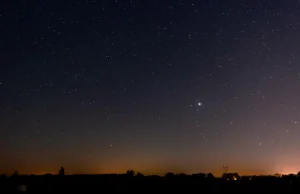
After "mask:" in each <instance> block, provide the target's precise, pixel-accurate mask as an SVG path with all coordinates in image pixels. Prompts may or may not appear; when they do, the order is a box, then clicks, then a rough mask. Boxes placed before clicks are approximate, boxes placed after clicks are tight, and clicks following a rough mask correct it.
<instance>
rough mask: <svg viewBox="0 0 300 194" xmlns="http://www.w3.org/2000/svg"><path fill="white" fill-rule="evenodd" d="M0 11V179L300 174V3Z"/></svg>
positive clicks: (154, 3) (50, 4) (167, 2)
mask: <svg viewBox="0 0 300 194" xmlns="http://www.w3.org/2000/svg"><path fill="white" fill-rule="evenodd" d="M1 4H2V5H1V6H0V26H1V30H0V37H1V38H0V64H1V65H0V68H1V69H0V99H1V101H0V157H1V160H0V173H2V172H3V173H12V172H13V171H14V170H18V171H19V172H20V173H29V174H30V173H38V174H41V173H47V172H53V173H56V172H57V171H58V169H59V167H60V166H64V167H65V169H66V171H67V173H121V172H125V171H126V170H127V169H134V170H136V171H141V172H143V173H145V174H164V173H166V172H168V171H172V172H184V173H198V172H213V173H214V174H216V175H218V174H220V173H221V172H222V165H223V164H225V165H228V167H229V171H232V172H239V173H240V174H270V173H271V174H274V173H276V172H278V173H289V172H297V171H298V170H300V141H299V138H300V128H299V127H300V100H299V99H300V65H299V62H300V59H299V52H300V36H299V34H300V23H299V22H300V19H299V18H300V3H299V1H296V0H289V1H281V0H274V1H261V0H260V1H258V0H252V1H243V2H242V1H238V0H236V1H234V0H233V1H217V0H202V1H199V0H197V1H196V0H194V1H192V0H186V1H183V0H164V1H161V0H151V1H150V0H148V1H145V0H131V1H130V0H114V1H112V0H102V1H101V0H99V1H96V0H94V1H92V0H85V1H82V0H77V1H73V0H72V1H71V0H69V1H61V0H51V1H50V0H45V1H34V0H32V1H31V0H30V1H23V0H22V1H21V0H19V1H9V3H6V4H5V5H4V4H3V3H1Z"/></svg>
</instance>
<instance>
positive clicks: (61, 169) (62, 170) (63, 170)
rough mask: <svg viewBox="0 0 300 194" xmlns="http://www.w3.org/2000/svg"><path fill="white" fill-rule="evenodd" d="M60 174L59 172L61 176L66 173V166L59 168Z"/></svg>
mask: <svg viewBox="0 0 300 194" xmlns="http://www.w3.org/2000/svg"><path fill="white" fill-rule="evenodd" d="M58 174H59V175H60V176H64V175H65V169H64V167H60V169H59V171H58Z"/></svg>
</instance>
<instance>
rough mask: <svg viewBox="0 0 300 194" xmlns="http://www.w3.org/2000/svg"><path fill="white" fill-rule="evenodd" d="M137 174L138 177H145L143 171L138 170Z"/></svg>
mask: <svg viewBox="0 0 300 194" xmlns="http://www.w3.org/2000/svg"><path fill="white" fill-rule="evenodd" d="M135 176H137V177H143V176H144V175H143V174H142V173H140V172H137V173H136V175H135Z"/></svg>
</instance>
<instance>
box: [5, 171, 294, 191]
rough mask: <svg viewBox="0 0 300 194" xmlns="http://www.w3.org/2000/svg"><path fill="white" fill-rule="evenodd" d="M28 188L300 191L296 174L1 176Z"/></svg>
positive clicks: (10, 187)
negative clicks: (227, 176)
mask: <svg viewBox="0 0 300 194" xmlns="http://www.w3.org/2000/svg"><path fill="white" fill-rule="evenodd" d="M22 185H26V190H27V191H28V192H62V191H63V192H77V191H79V192H87V191H89V192H130V193H161V192H167V193H171V192H175V193H178V192H180V193H201V192H203V193H220V192H231V193H232V192H268V193H271V192H276V193H278V192H283V193H287V192H294V193H297V192H298V193H299V192H300V179H299V178H297V177H296V176H289V177H288V176H287V177H283V178H277V177H252V178H251V180H249V177H247V178H241V180H237V181H226V180H222V179H216V178H210V179H208V178H205V177H200V176H198V177H197V176H174V177H169V178H166V177H159V176H139V177H138V176H128V175H125V174H123V175H65V176H59V175H43V176H34V175H31V176H12V177H5V176H2V177H1V183H0V193H3V192H14V191H18V189H19V190H22V188H23V189H24V188H25V187H24V186H22Z"/></svg>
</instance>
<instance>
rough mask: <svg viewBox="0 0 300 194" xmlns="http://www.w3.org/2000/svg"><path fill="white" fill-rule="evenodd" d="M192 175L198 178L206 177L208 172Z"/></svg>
mask: <svg viewBox="0 0 300 194" xmlns="http://www.w3.org/2000/svg"><path fill="white" fill-rule="evenodd" d="M192 176H193V177H194V178H196V179H205V177H206V174H205V173H198V174H192Z"/></svg>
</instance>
